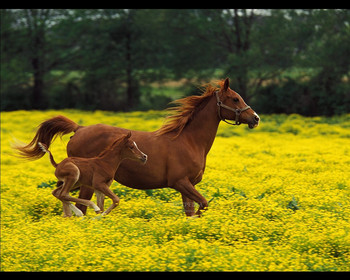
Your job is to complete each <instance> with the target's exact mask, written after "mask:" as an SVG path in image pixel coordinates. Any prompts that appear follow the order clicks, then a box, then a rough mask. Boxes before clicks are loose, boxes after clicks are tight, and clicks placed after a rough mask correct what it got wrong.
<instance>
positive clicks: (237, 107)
mask: <svg viewBox="0 0 350 280" xmlns="http://www.w3.org/2000/svg"><path fill="white" fill-rule="evenodd" d="M215 95H216V99H217V105H218V114H219V118H220V119H221V120H223V121H224V122H227V121H226V119H227V120H234V121H235V123H230V122H227V123H228V124H232V125H240V124H241V123H245V124H248V127H249V128H250V129H252V128H254V127H257V126H258V125H259V122H260V117H259V116H258V114H257V113H255V112H254V111H253V110H252V108H250V106H248V105H247V104H246V103H245V102H244V100H243V98H242V97H241V96H240V95H239V94H238V93H237V92H235V91H233V90H232V89H230V81H229V79H228V78H226V79H225V81H224V84H223V86H222V87H221V89H220V90H218V91H216V93H215Z"/></svg>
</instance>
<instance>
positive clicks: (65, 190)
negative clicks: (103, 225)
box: [58, 163, 100, 216]
mask: <svg viewBox="0 0 350 280" xmlns="http://www.w3.org/2000/svg"><path fill="white" fill-rule="evenodd" d="M67 170H69V174H68V175H64V178H61V177H60V178H59V179H62V181H63V186H62V190H61V192H60V193H59V194H58V199H60V200H61V201H65V202H69V201H73V202H78V203H80V204H83V205H86V206H89V207H91V208H93V209H94V210H95V211H96V212H98V211H100V208H98V207H97V206H96V205H95V203H93V202H92V201H90V200H85V199H80V198H75V197H72V196H70V195H69V192H70V191H71V190H73V189H74V188H76V187H77V186H76V183H77V182H78V180H79V177H80V171H79V168H78V167H77V166H76V165H75V164H73V163H67V164H66V165H65V172H66V173H67ZM62 176H63V175H62ZM69 207H70V208H71V210H72V211H73V212H74V213H75V214H76V215H77V216H82V215H83V213H82V212H81V211H80V210H79V209H78V208H77V207H75V206H74V205H71V204H69ZM77 210H78V211H77Z"/></svg>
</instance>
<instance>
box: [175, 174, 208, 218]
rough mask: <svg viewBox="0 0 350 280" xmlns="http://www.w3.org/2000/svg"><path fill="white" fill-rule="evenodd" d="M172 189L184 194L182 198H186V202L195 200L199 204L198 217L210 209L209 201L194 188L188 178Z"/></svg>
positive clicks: (177, 183)
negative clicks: (203, 211)
mask: <svg viewBox="0 0 350 280" xmlns="http://www.w3.org/2000/svg"><path fill="white" fill-rule="evenodd" d="M172 188H173V189H175V190H177V191H179V192H180V193H181V194H182V198H184V197H186V199H185V201H184V202H190V200H194V201H195V202H197V203H198V204H199V208H198V210H197V212H196V215H198V216H200V215H201V210H205V209H206V208H207V207H208V201H207V200H206V199H205V198H204V197H203V196H202V195H201V194H200V193H199V192H198V191H197V190H196V189H195V188H194V186H193V185H192V184H191V182H190V181H189V180H188V179H187V178H185V179H183V180H180V181H177V182H176V183H175V185H174V186H173V187H172ZM185 210H186V208H185ZM186 214H187V213H186ZM188 216H189V215H188Z"/></svg>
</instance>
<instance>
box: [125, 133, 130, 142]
mask: <svg viewBox="0 0 350 280" xmlns="http://www.w3.org/2000/svg"><path fill="white" fill-rule="evenodd" d="M130 137H131V131H128V134H126V135H125V140H127V139H129V138H130Z"/></svg>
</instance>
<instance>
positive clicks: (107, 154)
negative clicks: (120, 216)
mask: <svg viewBox="0 0 350 280" xmlns="http://www.w3.org/2000/svg"><path fill="white" fill-rule="evenodd" d="M130 136H131V132H130V131H129V132H128V134H127V135H124V136H122V137H120V138H118V139H117V140H115V141H114V142H113V143H112V144H111V145H110V146H108V147H107V148H106V149H105V150H104V151H102V152H101V153H100V154H99V156H97V157H93V158H80V157H69V158H66V159H64V160H63V161H62V162H60V163H59V164H57V163H56V162H55V160H54V159H53V156H52V154H51V152H50V151H49V150H48V148H47V146H46V145H45V144H43V143H40V142H39V143H38V145H39V146H40V148H41V149H42V150H43V151H44V152H46V153H48V154H49V157H50V161H51V164H52V165H53V167H55V168H56V171H55V176H56V177H57V179H58V180H59V181H58V182H57V188H56V189H55V190H54V191H53V192H52V194H53V195H54V196H55V197H57V198H58V199H59V200H61V201H62V203H63V212H64V216H65V217H71V216H72V213H71V211H70V210H72V211H73V212H74V213H75V214H76V215H77V216H79V217H80V216H83V213H82V212H81V210H80V209H78V208H77V207H76V206H74V205H73V204H72V203H70V201H73V202H77V203H80V204H83V205H86V206H88V207H91V208H93V209H94V210H95V212H96V213H100V212H103V202H104V196H108V197H109V198H110V199H112V201H113V202H112V205H111V206H110V207H109V208H108V209H107V210H106V211H105V212H103V213H102V215H107V214H108V213H110V212H111V211H112V210H113V209H114V208H115V207H116V206H117V205H118V204H119V197H118V196H116V195H115V194H114V193H113V192H112V191H111V190H110V189H109V186H110V185H111V184H112V182H113V179H114V174H115V172H116V170H117V169H118V167H119V165H120V163H121V162H122V160H124V159H127V158H128V159H132V160H135V161H141V162H142V163H146V161H147V155H146V154H144V153H143V152H141V151H140V150H139V148H138V147H137V145H136V143H135V142H134V141H133V140H131V139H130ZM81 185H84V186H89V187H90V188H92V189H93V190H94V191H95V193H96V197H97V205H96V204H94V203H93V202H92V201H90V200H86V199H81V198H75V197H71V196H70V195H69V192H70V191H71V190H74V189H76V188H78V187H79V186H81Z"/></svg>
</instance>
